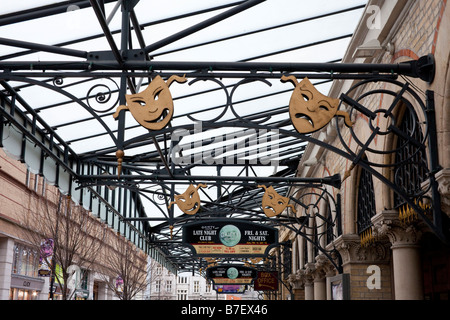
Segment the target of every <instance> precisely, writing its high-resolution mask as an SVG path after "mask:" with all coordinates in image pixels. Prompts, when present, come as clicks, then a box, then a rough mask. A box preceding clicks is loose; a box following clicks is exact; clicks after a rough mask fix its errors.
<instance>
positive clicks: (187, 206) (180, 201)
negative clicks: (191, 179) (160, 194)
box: [169, 184, 206, 215]
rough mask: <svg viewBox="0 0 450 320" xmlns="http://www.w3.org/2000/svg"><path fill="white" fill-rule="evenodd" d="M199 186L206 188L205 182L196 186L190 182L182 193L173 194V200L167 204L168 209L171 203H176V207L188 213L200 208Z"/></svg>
mask: <svg viewBox="0 0 450 320" xmlns="http://www.w3.org/2000/svg"><path fill="white" fill-rule="evenodd" d="M199 188H206V184H199V185H198V186H197V187H194V185H192V184H191V185H190V186H189V187H188V188H187V189H186V191H185V192H184V193H182V194H178V195H176V196H175V201H172V202H171V203H170V204H169V209H170V207H171V206H172V204H174V203H176V204H177V206H178V208H180V210H181V211H183V212H184V213H186V214H189V215H194V214H196V213H197V211H198V210H199V209H200V195H199V194H198V189H199Z"/></svg>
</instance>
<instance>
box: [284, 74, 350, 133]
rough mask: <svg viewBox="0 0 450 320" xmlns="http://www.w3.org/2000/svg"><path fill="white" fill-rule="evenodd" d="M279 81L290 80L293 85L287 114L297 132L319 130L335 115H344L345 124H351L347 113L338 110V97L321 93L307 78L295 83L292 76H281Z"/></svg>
mask: <svg viewBox="0 0 450 320" xmlns="http://www.w3.org/2000/svg"><path fill="white" fill-rule="evenodd" d="M281 81H283V82H286V81H290V82H292V83H293V84H294V86H295V89H294V91H293V93H292V96H291V100H290V102H289V115H290V118H291V121H292V124H293V125H294V127H295V129H296V130H297V131H298V132H299V133H312V132H315V131H317V130H320V129H322V128H323V127H324V126H326V125H327V124H328V122H330V121H331V119H332V118H333V117H334V116H335V115H339V116H344V117H345V121H346V125H347V126H352V122H351V121H350V118H349V115H348V114H347V113H346V112H343V111H338V107H339V99H333V98H329V97H327V96H325V95H323V94H321V93H320V92H319V91H318V90H317V89H316V88H315V87H314V86H313V84H312V83H311V82H310V81H309V79H308V78H304V79H303V80H302V81H301V82H299V83H297V80H296V79H295V77H294V76H289V77H286V76H283V77H282V78H281Z"/></svg>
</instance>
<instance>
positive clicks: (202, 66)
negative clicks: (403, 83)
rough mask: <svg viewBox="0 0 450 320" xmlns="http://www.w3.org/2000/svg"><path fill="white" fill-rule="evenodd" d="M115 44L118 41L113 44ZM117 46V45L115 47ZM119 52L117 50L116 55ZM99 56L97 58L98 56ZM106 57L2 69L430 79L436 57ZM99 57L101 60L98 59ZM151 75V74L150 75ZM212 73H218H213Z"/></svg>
mask: <svg viewBox="0 0 450 320" xmlns="http://www.w3.org/2000/svg"><path fill="white" fill-rule="evenodd" d="M113 45H115V44H113ZM116 48H117V47H116ZM117 54H119V55H120V53H119V52H118V51H115V56H116V58H118V59H119V58H120V59H121V57H118V56H117ZM96 57H97V58H96ZM102 57H104V56H102V55H101V52H100V54H97V53H96V52H92V53H89V54H88V59H91V60H87V61H80V62H79V61H47V62H41V61H1V62H0V70H6V71H13V70H30V66H33V70H80V71H86V70H90V71H93V70H98V71H100V70H124V69H125V70H142V71H147V72H148V71H154V70H162V71H164V72H169V71H173V72H176V71H186V72H189V71H196V70H210V71H212V72H217V71H226V72H236V71H239V72H250V75H251V74H252V73H253V74H254V73H255V72H258V71H263V72H270V73H273V72H285V73H289V72H326V73H329V74H330V75H329V77H330V76H331V78H333V75H334V74H335V73H376V74H378V73H385V74H392V75H394V74H401V75H405V76H409V77H413V78H420V79H422V80H424V81H428V82H431V81H433V79H434V70H435V69H434V68H435V66H434V62H433V61H434V60H433V58H432V56H431V55H428V56H424V57H421V58H420V59H419V60H411V61H407V62H402V63H396V64H372V63H280V62H278V63H275V62H274V63H272V62H213V61H211V62H205V61H191V62H187V61H144V60H131V61H130V60H129V61H124V62H122V63H120V62H118V61H120V60H118V61H114V60H102V59H101V58H102ZM97 59H98V60H97ZM147 76H148V75H147ZM212 76H215V75H214V73H213V74H212Z"/></svg>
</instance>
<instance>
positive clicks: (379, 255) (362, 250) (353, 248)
mask: <svg viewBox="0 0 450 320" xmlns="http://www.w3.org/2000/svg"><path fill="white" fill-rule="evenodd" d="M335 245H336V249H337V250H338V251H339V253H340V254H341V257H342V264H343V265H346V264H349V263H361V264H368V263H378V264H379V263H387V262H388V261H389V259H390V250H389V247H390V244H389V243H388V242H387V241H375V242H374V243H371V244H370V245H368V246H361V240H360V237H359V236H358V235H357V234H347V235H342V236H341V237H339V238H338V239H336V241H335Z"/></svg>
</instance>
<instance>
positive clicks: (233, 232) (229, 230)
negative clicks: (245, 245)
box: [219, 224, 241, 247]
mask: <svg viewBox="0 0 450 320" xmlns="http://www.w3.org/2000/svg"><path fill="white" fill-rule="evenodd" d="M219 239H220V242H222V243H223V244H224V245H226V246H227V247H234V246H235V245H237V244H238V243H239V241H241V231H239V229H238V228H237V227H236V226H234V225H232V224H227V225H226V226H223V227H222V229H220V232H219Z"/></svg>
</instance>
